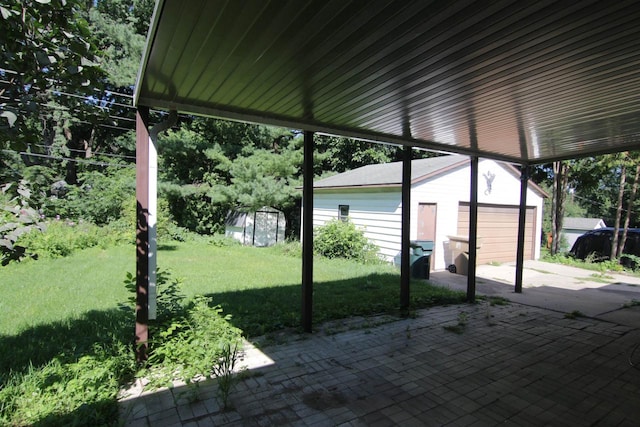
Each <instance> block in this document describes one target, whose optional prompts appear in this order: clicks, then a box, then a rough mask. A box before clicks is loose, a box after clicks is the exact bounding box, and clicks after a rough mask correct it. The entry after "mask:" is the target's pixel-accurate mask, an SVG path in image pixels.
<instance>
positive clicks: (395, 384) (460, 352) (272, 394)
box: [120, 302, 640, 426]
mask: <svg viewBox="0 0 640 427" xmlns="http://www.w3.org/2000/svg"><path fill="white" fill-rule="evenodd" d="M375 320H376V319H369V320H367V321H365V323H364V324H361V325H359V326H358V327H357V328H355V329H349V326H348V325H347V326H346V330H345V331H343V332H337V333H322V332H320V333H316V334H313V335H303V336H299V337H298V338H299V339H296V337H291V339H290V341H289V342H287V343H285V344H280V345H269V346H264V347H263V348H262V349H261V351H262V353H260V352H259V351H257V350H253V351H249V352H248V354H247V355H246V356H245V359H244V360H243V362H242V363H244V364H246V365H249V366H253V368H251V369H247V370H246V371H245V372H244V373H243V374H242V375H241V376H240V377H239V378H240V379H239V382H238V383H237V386H236V388H235V389H234V390H233V391H232V394H231V398H230V402H231V406H232V408H230V409H227V410H226V411H225V410H222V409H221V407H220V403H219V401H218V399H217V398H216V393H217V386H216V382H215V381H204V382H202V383H201V384H200V385H199V387H198V388H197V391H195V392H194V391H192V389H189V388H187V387H176V388H173V389H171V390H161V391H156V392H153V393H145V394H143V395H142V396H138V397H134V398H129V399H123V400H122V401H121V404H120V406H121V413H122V420H123V422H124V423H125V425H128V426H147V425H150V426H180V425H182V426H283V425H293V426H333V425H344V426H396V425H401V426H443V425H448V426H495V425H498V424H506V425H514V426H541V425H549V426H637V425H638V424H639V423H640V370H639V369H638V366H637V365H640V349H638V346H639V344H640V331H639V330H638V329H636V328H634V327H632V326H628V325H619V324H616V323H612V322H607V321H602V320H598V319H594V318H583V317H577V318H568V317H566V316H565V314H564V313H561V312H558V311H553V310H548V309H544V308H538V307H532V306H528V305H523V304H520V303H510V304H507V305H490V304H489V303H487V302H480V303H478V304H473V305H471V304H463V305H456V306H448V307H435V308H431V309H425V310H420V311H418V312H417V313H416V317H415V318H408V319H402V320H397V321H393V322H390V323H384V324H381V325H377V326H375V325H374V323H375ZM378 320H384V318H380V319H378ZM366 322H369V323H368V324H367V323H366ZM334 330H335V329H334ZM632 365H635V366H632ZM190 390H191V391H190Z"/></svg>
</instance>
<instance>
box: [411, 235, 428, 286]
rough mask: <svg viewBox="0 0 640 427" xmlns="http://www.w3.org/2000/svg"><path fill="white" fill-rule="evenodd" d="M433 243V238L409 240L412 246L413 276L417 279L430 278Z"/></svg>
mask: <svg viewBox="0 0 640 427" xmlns="http://www.w3.org/2000/svg"><path fill="white" fill-rule="evenodd" d="M433 245H434V243H433V240H412V241H410V242H409V247H410V248H411V277H413V278H415V279H428V278H429V271H430V270H431V253H432V252H433Z"/></svg>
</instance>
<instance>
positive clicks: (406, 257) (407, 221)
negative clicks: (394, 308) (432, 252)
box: [400, 147, 412, 310]
mask: <svg viewBox="0 0 640 427" xmlns="http://www.w3.org/2000/svg"><path fill="white" fill-rule="evenodd" d="M411 152H412V149H411V147H404V149H403V152H402V232H401V242H400V245H401V248H402V250H401V252H400V309H402V310H406V309H408V308H409V301H410V282H411V258H410V255H411V254H410V253H409V232H410V228H411Z"/></svg>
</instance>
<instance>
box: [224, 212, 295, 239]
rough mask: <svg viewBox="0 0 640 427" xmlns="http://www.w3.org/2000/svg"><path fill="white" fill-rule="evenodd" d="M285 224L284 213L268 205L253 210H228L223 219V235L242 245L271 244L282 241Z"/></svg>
mask: <svg viewBox="0 0 640 427" xmlns="http://www.w3.org/2000/svg"><path fill="white" fill-rule="evenodd" d="M286 225H287V221H286V218H285V216H284V213H283V212H281V211H279V210H277V209H275V208H271V207H268V206H264V207H262V208H260V209H258V210H255V211H242V210H236V211H230V212H229V214H228V215H227V219H226V221H225V236H227V237H232V238H234V239H236V240H238V241H239V242H241V243H242V244H243V245H248V246H273V245H275V244H276V243H279V242H284V239H285V234H284V232H285V228H286Z"/></svg>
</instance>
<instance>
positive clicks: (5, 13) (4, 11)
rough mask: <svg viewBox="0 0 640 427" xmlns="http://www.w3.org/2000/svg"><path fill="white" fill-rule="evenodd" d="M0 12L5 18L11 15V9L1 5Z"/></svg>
mask: <svg viewBox="0 0 640 427" xmlns="http://www.w3.org/2000/svg"><path fill="white" fill-rule="evenodd" d="M0 13H2V17H3V18H4V19H7V18H9V17H10V16H11V11H10V10H9V9H7V8H6V7H2V6H0Z"/></svg>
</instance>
